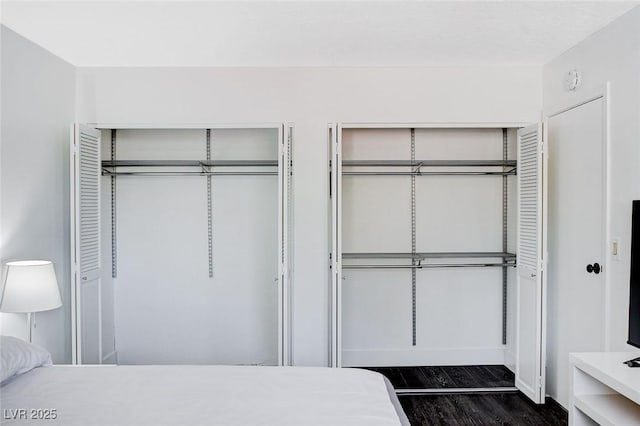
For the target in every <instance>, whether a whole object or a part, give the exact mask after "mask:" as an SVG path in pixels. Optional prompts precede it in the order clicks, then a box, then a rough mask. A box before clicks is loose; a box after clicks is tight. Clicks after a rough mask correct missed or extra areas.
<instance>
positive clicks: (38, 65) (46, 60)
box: [0, 26, 75, 363]
mask: <svg viewBox="0 0 640 426" xmlns="http://www.w3.org/2000/svg"><path fill="white" fill-rule="evenodd" d="M0 31H1V37H2V41H1V44H2V49H1V50H2V58H1V59H2V64H1V66H2V141H1V145H0V183H1V187H0V259H2V261H3V262H5V261H8V260H16V259H34V258H35V259H47V260H52V261H53V263H54V265H55V268H56V275H57V278H58V285H59V286H60V291H61V295H62V300H63V307H62V308H61V309H57V310H54V311H49V312H44V313H39V314H37V315H36V329H35V330H34V335H33V341H34V343H36V344H39V345H41V346H43V347H45V348H46V349H48V350H49V351H50V352H51V354H52V356H53V360H54V362H56V363H64V362H70V360H71V332H70V324H71V321H70V309H69V300H70V299H69V295H70V284H69V124H70V123H72V122H73V121H74V111H75V68H74V67H73V66H71V65H70V64H68V63H67V62H65V61H63V60H61V59H59V58H58V57H56V56H54V55H52V54H51V53H49V52H47V51H45V50H44V49H42V48H40V47H39V46H37V45H35V44H33V43H32V42H30V41H28V40H26V39H24V38H23V37H21V36H19V35H18V34H16V33H14V32H13V31H11V30H9V29H7V28H6V27H4V26H3V27H1V29H0ZM0 330H1V331H2V334H11V335H15V336H18V337H22V338H25V337H26V318H25V315H23V314H0Z"/></svg>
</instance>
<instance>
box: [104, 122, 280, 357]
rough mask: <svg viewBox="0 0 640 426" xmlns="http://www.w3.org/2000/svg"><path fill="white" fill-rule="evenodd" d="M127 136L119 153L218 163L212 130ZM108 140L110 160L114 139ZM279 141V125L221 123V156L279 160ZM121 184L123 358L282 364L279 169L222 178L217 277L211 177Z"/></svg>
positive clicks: (118, 326) (216, 198)
mask: <svg viewBox="0 0 640 426" xmlns="http://www.w3.org/2000/svg"><path fill="white" fill-rule="evenodd" d="M103 133H106V134H109V135H110V133H111V132H110V131H104V132H103ZM116 139H117V142H116V147H117V149H116V152H117V154H116V155H117V160H134V159H135V160H203V159H205V158H206V157H205V156H206V131H205V130H204V129H197V130H180V129H173V130H137V129H129V130H117V132H116ZM103 140H104V143H103V158H105V159H107V158H110V148H109V140H110V136H109V137H105V138H104V139H103ZM278 143H279V133H278V130H277V129H213V130H211V153H212V154H211V155H212V159H214V160H262V159H264V160H274V161H275V160H276V159H277V158H278ZM152 170H154V169H152ZM116 179H117V184H116V185H117V186H116V188H117V191H116V192H117V196H116V218H117V219H116V237H117V238H116V239H117V262H116V266H117V278H115V279H113V280H112V281H111V282H112V289H113V306H114V310H113V318H114V323H115V336H114V337H115V341H116V345H117V360H118V363H120V364H161V363H181V364H199V363H206V364H216V363H224V364H271V365H274V364H277V362H278V282H277V276H278V267H277V265H278V263H277V262H278V177H277V175H271V176H213V177H212V200H213V201H212V225H213V234H212V237H213V243H212V245H213V252H212V255H213V256H212V260H213V263H212V267H213V277H211V278H210V277H209V266H208V257H209V255H208V233H207V182H206V178H205V177H203V176H197V175H196V176H162V177H158V176H117V178H116ZM102 187H103V190H102V195H103V200H104V202H103V211H102V213H103V237H104V238H103V240H106V241H108V242H107V243H105V244H104V245H103V262H104V265H105V266H106V267H104V268H103V270H104V271H106V272H107V273H108V274H109V276H110V274H111V267H110V266H111V246H110V243H111V203H110V199H111V198H110V191H111V189H110V177H104V178H103V182H102ZM109 281H110V280H109ZM109 281H108V280H107V279H105V281H104V283H105V285H104V287H105V290H104V291H103V299H106V300H109V299H108V298H110V297H111V294H110V290H109V288H110V287H111V286H109V285H106V284H107V283H108V282H109ZM103 315H104V316H103V321H104V322H105V324H106V323H108V316H109V314H103ZM106 326H107V325H105V327H106ZM107 336H108V333H104V332H103V340H105V339H107ZM109 337H110V336H109ZM103 344H104V343H103Z"/></svg>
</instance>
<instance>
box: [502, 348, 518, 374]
mask: <svg viewBox="0 0 640 426" xmlns="http://www.w3.org/2000/svg"><path fill="white" fill-rule="evenodd" d="M504 365H505V367H507V368H508V369H509V370H511V372H512V373H515V372H516V354H515V353H514V352H511V351H509V350H507V349H505V350H504Z"/></svg>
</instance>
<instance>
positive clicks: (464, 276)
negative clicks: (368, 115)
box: [341, 127, 517, 368]
mask: <svg viewBox="0 0 640 426" xmlns="http://www.w3.org/2000/svg"><path fill="white" fill-rule="evenodd" d="M341 136H342V139H341V144H342V206H341V212H342V223H341V229H342V274H343V280H342V312H341V315H342V365H343V366H402V365H471V364H505V365H507V366H509V367H511V368H513V363H514V354H515V341H514V340H515V339H514V336H515V320H516V316H515V310H514V305H515V289H516V286H515V283H516V271H515V268H514V267H512V266H508V267H500V266H495V265H500V264H507V263H508V264H514V263H515V258H514V256H505V257H501V256H496V257H491V256H484V255H483V256H475V255H474V256H472V255H469V256H464V257H457V256H456V255H450V254H451V253H460V252H473V253H480V252H482V253H487V252H488V253H502V252H505V251H506V252H509V253H515V250H516V221H517V210H516V209H517V204H516V200H517V194H516V193H515V191H516V190H517V187H516V176H515V172H514V169H515V165H511V166H506V167H505V166H491V167H487V166H485V167H461V166H455V167H450V166H448V167H433V165H431V166H422V167H418V166H416V165H415V164H414V165H413V166H408V165H406V164H405V165H404V166H394V167H392V166H389V165H387V166H384V167H380V164H377V165H375V166H373V165H372V166H370V167H367V166H366V163H362V161H371V162H372V164H373V163H376V162H377V163H380V162H382V163H384V162H389V161H391V162H393V161H404V162H405V163H407V162H409V161H410V160H415V161H416V162H420V161H423V160H426V161H443V160H444V161H460V160H462V161H469V160H470V161H480V162H482V161H501V160H503V157H504V155H505V153H506V156H507V159H508V160H509V161H511V162H512V163H515V159H516V130H515V129H502V128H416V129H411V128H409V127H406V128H344V129H342V132H341ZM412 139H413V143H412ZM412 144H413V148H412ZM505 146H506V152H505V151H504V148H505ZM412 151H413V152H412ZM358 163H359V164H358ZM350 164H352V165H351V166H350ZM355 164H358V165H355ZM416 171H417V172H418V173H417V174H415V175H414V177H412V176H411V175H412V172H416ZM396 172H397V173H396ZM460 172H474V173H475V172H480V173H481V174H473V175H472V174H458V173H460ZM484 172H491V173H496V172H497V173H496V174H488V175H486V174H483V173H484ZM502 172H507V173H506V177H503V176H505V175H503V174H502ZM412 180H413V183H412ZM505 181H506V188H505V187H504V186H503V185H504V184H505ZM505 189H506V191H505ZM505 194H506V199H505V198H504V195H505ZM412 200H413V202H412ZM505 203H506V204H505ZM505 209H506V210H505ZM505 212H506V213H505ZM505 214H506V215H505ZM504 226H506V228H503V227H504ZM503 231H506V241H503V237H504V236H505V232H503ZM505 244H506V247H504V245H505ZM505 249H506V250H505ZM383 253H384V254H383ZM411 253H425V254H431V255H427V256H426V257H423V258H418V257H413V259H412V256H411ZM436 253H437V254H436ZM444 253H449V254H448V255H447V254H444ZM399 254H403V255H399ZM407 254H409V255H408V256H407ZM470 264H483V265H482V266H474V267H470ZM363 265H366V266H364V267H361V266H363ZM436 265H440V266H437V267H434V266H436ZM453 265H458V267H452V266H453ZM463 265H465V266H464V267H460V266H463ZM489 265H491V266H489ZM396 266H397V267H396ZM407 266H409V267H407ZM411 266H414V268H412V267H411ZM416 266H418V267H416ZM420 266H421V267H420ZM503 271H504V272H505V273H506V281H504V280H503ZM413 274H415V275H413ZM503 283H506V285H504V286H503ZM504 290H506V293H505V292H504Z"/></svg>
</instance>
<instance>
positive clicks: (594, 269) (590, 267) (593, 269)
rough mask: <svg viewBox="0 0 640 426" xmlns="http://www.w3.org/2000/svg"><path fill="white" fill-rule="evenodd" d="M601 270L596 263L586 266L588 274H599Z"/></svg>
mask: <svg viewBox="0 0 640 426" xmlns="http://www.w3.org/2000/svg"><path fill="white" fill-rule="evenodd" d="M601 270H602V268H601V267H600V264H599V263H598V262H596V263H594V264H593V265H592V264H588V265H587V272H588V273H592V272H593V273H594V274H599V273H600V271H601Z"/></svg>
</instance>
